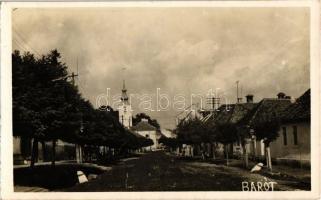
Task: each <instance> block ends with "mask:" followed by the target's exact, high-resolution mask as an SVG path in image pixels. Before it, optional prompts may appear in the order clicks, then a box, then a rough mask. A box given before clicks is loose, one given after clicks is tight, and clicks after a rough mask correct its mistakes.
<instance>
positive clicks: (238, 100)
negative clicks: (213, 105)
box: [236, 80, 242, 103]
mask: <svg viewBox="0 0 321 200" xmlns="http://www.w3.org/2000/svg"><path fill="white" fill-rule="evenodd" d="M239 83H240V81H238V80H237V81H236V103H241V102H242V97H239Z"/></svg>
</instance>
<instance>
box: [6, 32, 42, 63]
mask: <svg viewBox="0 0 321 200" xmlns="http://www.w3.org/2000/svg"><path fill="white" fill-rule="evenodd" d="M12 28H13V31H14V32H15V33H16V36H18V38H19V39H20V40H21V41H22V42H23V43H24V45H25V46H27V47H29V49H31V50H32V51H33V52H34V53H36V54H37V55H38V56H39V57H41V55H40V53H39V52H38V51H36V50H35V49H34V48H32V47H31V46H30V45H28V43H27V42H26V40H25V39H24V37H23V36H22V35H21V34H20V33H19V32H18V31H17V30H16V29H15V28H14V27H12Z"/></svg>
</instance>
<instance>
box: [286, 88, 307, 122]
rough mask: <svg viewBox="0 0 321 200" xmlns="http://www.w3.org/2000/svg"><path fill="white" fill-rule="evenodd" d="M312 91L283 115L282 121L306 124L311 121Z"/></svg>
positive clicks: (289, 107)
mask: <svg viewBox="0 0 321 200" xmlns="http://www.w3.org/2000/svg"><path fill="white" fill-rule="evenodd" d="M310 93H311V91H310V89H309V90H307V91H306V92H305V93H304V94H303V95H302V96H300V97H299V98H298V99H297V100H296V101H295V102H294V103H293V104H291V105H290V106H288V107H287V108H286V109H285V110H284V112H283V113H282V116H281V120H282V122H284V123H288V122H306V121H310V119H311V94H310Z"/></svg>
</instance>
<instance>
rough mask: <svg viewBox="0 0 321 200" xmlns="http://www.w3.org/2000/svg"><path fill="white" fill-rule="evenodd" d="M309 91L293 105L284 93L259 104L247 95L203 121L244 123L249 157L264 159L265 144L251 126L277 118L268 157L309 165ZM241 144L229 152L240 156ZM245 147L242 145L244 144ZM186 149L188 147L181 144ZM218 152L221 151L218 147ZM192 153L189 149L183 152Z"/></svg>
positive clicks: (212, 113) (236, 143) (221, 146)
mask: <svg viewBox="0 0 321 200" xmlns="http://www.w3.org/2000/svg"><path fill="white" fill-rule="evenodd" d="M310 118H311V112H310V89H309V90H307V91H306V92H305V93H304V94H302V95H301V96H300V97H299V98H297V99H296V100H295V101H294V102H293V101H292V100H291V98H290V97H289V96H286V95H285V94H284V93H279V94H278V95H277V98H264V99H262V100H261V101H260V102H257V103H255V102H254V101H253V95H247V96H246V102H244V103H235V104H228V105H227V104H225V105H221V106H220V107H219V108H218V109H217V110H215V111H214V112H210V113H209V112H205V114H204V112H203V117H202V121H204V122H206V121H209V120H214V123H216V124H245V125H247V127H249V130H250V133H249V138H247V142H246V144H245V146H244V148H246V151H247V152H248V153H249V156H250V158H253V159H263V158H264V157H265V153H266V152H265V147H264V145H265V144H264V141H263V140H258V139H257V138H256V135H257V134H258V133H255V131H254V130H253V129H251V126H252V125H253V124H255V123H260V122H266V121H270V120H271V119H278V120H279V122H280V129H279V131H278V137H277V138H276V139H275V140H274V141H273V142H271V143H270V145H269V146H270V150H271V157H272V160H273V161H275V162H280V163H298V164H300V165H307V166H308V165H310V159H311V158H310V139H311V138H310V136H311V134H310ZM241 145H242V144H241V143H240V141H238V142H235V143H234V144H232V145H230V152H232V153H233V155H235V156H237V155H240V154H242V146H241ZM243 145H244V144H243ZM184 146H186V147H188V145H184ZM217 149H218V151H220V150H221V151H224V149H223V145H218V147H217ZM185 151H186V152H188V153H187V154H189V155H190V154H192V153H193V152H192V151H191V149H190V148H186V150H185Z"/></svg>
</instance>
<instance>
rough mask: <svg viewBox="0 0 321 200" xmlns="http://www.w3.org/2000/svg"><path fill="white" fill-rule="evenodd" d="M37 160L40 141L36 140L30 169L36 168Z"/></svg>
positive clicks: (33, 144) (33, 145) (34, 140)
mask: <svg viewBox="0 0 321 200" xmlns="http://www.w3.org/2000/svg"><path fill="white" fill-rule="evenodd" d="M37 159H38V139H37V138H34V139H33V143H32V152H31V161H30V168H34V166H35V162H37Z"/></svg>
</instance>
